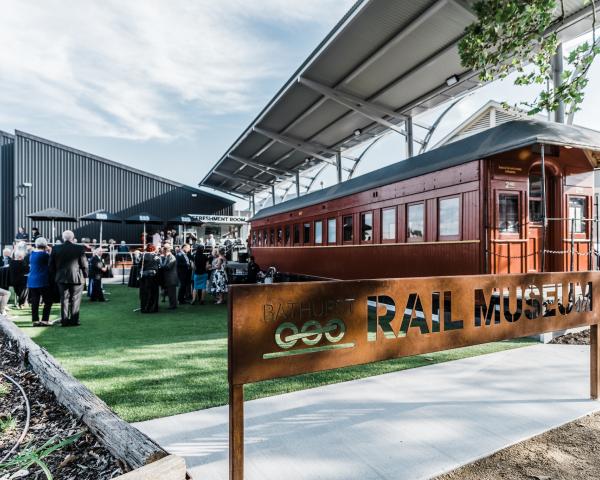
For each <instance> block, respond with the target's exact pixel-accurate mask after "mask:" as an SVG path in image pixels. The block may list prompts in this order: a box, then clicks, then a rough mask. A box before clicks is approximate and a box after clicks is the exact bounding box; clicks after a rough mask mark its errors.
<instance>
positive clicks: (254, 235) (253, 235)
mask: <svg viewBox="0 0 600 480" xmlns="http://www.w3.org/2000/svg"><path fill="white" fill-rule="evenodd" d="M252 246H253V247H256V246H257V243H256V230H253V231H252Z"/></svg>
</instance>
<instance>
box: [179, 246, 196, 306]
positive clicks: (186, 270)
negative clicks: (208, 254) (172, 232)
mask: <svg viewBox="0 0 600 480" xmlns="http://www.w3.org/2000/svg"><path fill="white" fill-rule="evenodd" d="M177 277H178V278H179V294H178V297H177V300H179V304H180V305H183V304H184V303H190V300H191V296H192V258H191V256H190V246H189V245H188V244H187V243H186V244H184V245H183V247H181V251H180V252H179V253H178V254H177Z"/></svg>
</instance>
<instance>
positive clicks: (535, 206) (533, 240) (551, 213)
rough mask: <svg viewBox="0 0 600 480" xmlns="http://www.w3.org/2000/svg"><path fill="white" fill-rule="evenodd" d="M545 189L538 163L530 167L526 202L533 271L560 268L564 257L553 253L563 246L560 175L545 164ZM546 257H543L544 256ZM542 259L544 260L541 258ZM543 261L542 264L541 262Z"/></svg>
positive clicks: (530, 267) (528, 239)
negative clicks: (560, 219)
mask: <svg viewBox="0 0 600 480" xmlns="http://www.w3.org/2000/svg"><path fill="white" fill-rule="evenodd" d="M545 177H546V185H545V187H546V188H545V190H546V191H545V192H544V191H543V188H542V178H543V177H542V171H541V166H540V165H539V164H538V165H535V166H533V167H532V168H531V170H530V171H529V179H528V180H529V185H528V191H527V194H528V202H527V255H528V256H527V270H528V271H530V272H541V271H542V267H543V269H544V270H545V271H547V272H548V271H557V269H558V270H561V268H560V266H561V262H562V259H561V258H560V256H559V255H557V254H555V253H552V252H556V251H558V250H560V240H561V223H560V221H558V220H554V219H557V218H560V216H561V215H560V202H559V201H558V200H559V199H560V198H561V196H560V189H561V184H560V177H559V176H557V175H555V172H553V169H552V168H549V167H548V166H547V167H546V172H545ZM544 193H545V197H546V219H547V220H546V228H545V229H544V222H543V220H544V208H543V197H544ZM543 255H545V258H544V259H542V256H543ZM542 260H543V261H542ZM542 263H543V265H542Z"/></svg>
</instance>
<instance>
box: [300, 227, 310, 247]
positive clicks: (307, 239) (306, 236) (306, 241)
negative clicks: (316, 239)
mask: <svg viewBox="0 0 600 480" xmlns="http://www.w3.org/2000/svg"><path fill="white" fill-rule="evenodd" d="M310 226H311V225H310V223H305V224H304V227H303V229H302V232H303V235H302V243H304V244H305V245H307V244H309V243H310Z"/></svg>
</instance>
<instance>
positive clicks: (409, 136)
mask: <svg viewBox="0 0 600 480" xmlns="http://www.w3.org/2000/svg"><path fill="white" fill-rule="evenodd" d="M404 124H405V129H406V157H407V158H410V157H413V156H414V154H415V152H414V142H413V140H414V136H413V121H412V117H408V118H407V119H406V120H405V122H404Z"/></svg>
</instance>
